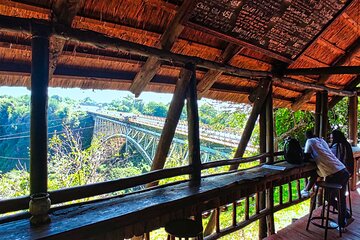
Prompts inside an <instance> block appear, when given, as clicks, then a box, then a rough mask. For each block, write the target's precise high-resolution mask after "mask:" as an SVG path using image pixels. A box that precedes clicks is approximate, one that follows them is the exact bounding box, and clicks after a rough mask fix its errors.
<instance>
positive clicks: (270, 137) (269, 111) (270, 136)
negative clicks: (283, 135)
mask: <svg viewBox="0 0 360 240" xmlns="http://www.w3.org/2000/svg"><path fill="white" fill-rule="evenodd" d="M265 110H266V113H265V114H266V152H267V153H270V154H271V156H270V157H268V159H267V163H273V162H274V156H273V154H274V112H273V111H274V110H273V95H272V83H270V87H269V93H268V94H267V97H266V101H265ZM266 208H267V209H270V214H269V215H268V216H267V217H266V219H267V221H266V222H267V230H268V235H271V234H274V233H275V223H274V212H273V209H274V191H273V188H272V187H271V188H269V189H268V190H267V191H266Z"/></svg>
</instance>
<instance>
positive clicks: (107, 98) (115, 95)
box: [0, 87, 172, 103]
mask: <svg viewBox="0 0 360 240" xmlns="http://www.w3.org/2000/svg"><path fill="white" fill-rule="evenodd" d="M48 94H49V96H52V95H58V96H61V97H69V98H71V99H75V100H82V99H84V98H86V97H90V98H91V99H93V100H94V101H95V102H98V103H109V102H111V101H112V100H115V99H121V98H123V97H125V96H127V95H131V96H133V94H132V93H131V92H129V91H119V90H88V89H86V90H84V89H80V88H49V90H48ZM1 95H10V96H14V97H18V96H22V95H30V90H28V89H27V88H26V87H0V96H1ZM171 98H172V94H168V93H153V92H143V93H142V94H141V95H140V97H139V99H143V101H144V102H145V103H148V102H150V101H155V102H162V103H169V102H170V101H171Z"/></svg>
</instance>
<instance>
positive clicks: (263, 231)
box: [259, 104, 267, 239]
mask: <svg viewBox="0 0 360 240" xmlns="http://www.w3.org/2000/svg"><path fill="white" fill-rule="evenodd" d="M259 128H260V132H259V137H260V139H259V143H260V146H259V147H260V154H264V153H266V106H265V104H264V105H263V106H262V109H261V111H260V114H259ZM265 162H266V158H262V159H260V163H265ZM259 198H260V199H259V208H260V210H264V209H265V208H266V193H265V191H262V192H260V193H259ZM266 236H267V224H266V217H263V218H260V219H259V239H264V238H266Z"/></svg>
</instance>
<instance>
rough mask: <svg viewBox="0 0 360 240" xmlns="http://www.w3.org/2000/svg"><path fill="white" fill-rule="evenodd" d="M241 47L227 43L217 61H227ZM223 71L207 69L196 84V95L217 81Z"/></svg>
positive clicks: (200, 94) (202, 93) (204, 91)
mask: <svg viewBox="0 0 360 240" xmlns="http://www.w3.org/2000/svg"><path fill="white" fill-rule="evenodd" d="M241 49H243V48H242V47H240V46H238V45H236V44H233V43H229V44H228V45H227V46H226V48H225V50H224V51H223V52H222V53H221V56H220V58H219V62H221V63H228V62H229V61H230V60H231V59H232V58H233V57H234V56H236V55H237V54H238V53H239V52H240V51H241ZM222 73H223V72H222V71H217V70H209V71H208V72H207V73H206V74H205V76H204V77H203V78H202V80H201V81H200V82H199V83H198V85H197V90H198V92H199V93H198V97H199V98H201V97H202V96H204V94H205V93H206V92H207V91H208V90H209V89H210V88H211V86H212V85H213V84H214V83H215V82H216V81H217V79H218V78H219V77H220V76H221V74H222Z"/></svg>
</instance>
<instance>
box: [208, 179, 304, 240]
mask: <svg viewBox="0 0 360 240" xmlns="http://www.w3.org/2000/svg"><path fill="white" fill-rule="evenodd" d="M289 180H290V179H289ZM285 181H286V180H285ZM307 181H308V179H307V177H305V178H301V179H296V180H293V181H289V182H287V183H285V184H282V183H283V181H282V182H279V185H277V186H273V187H271V188H269V190H270V191H276V192H277V193H278V195H277V196H278V198H277V199H274V201H273V204H272V205H271V206H272V207H269V206H268V207H267V208H264V209H261V208H260V201H261V192H256V193H255V194H249V195H248V196H246V197H243V198H241V199H239V200H236V201H234V202H232V203H231V205H227V206H221V207H216V208H215V209H213V210H212V211H213V212H214V213H215V231H214V232H213V233H212V234H210V235H208V236H205V239H206V240H212V239H218V238H220V237H222V236H224V235H227V234H230V233H232V232H235V231H238V230H240V229H242V228H244V227H246V226H247V225H249V224H251V223H253V222H255V221H257V220H259V219H261V218H264V217H266V216H268V215H270V214H273V213H275V212H277V211H280V210H282V209H284V208H287V207H290V206H292V205H295V204H298V203H300V202H302V201H305V200H307V199H308V198H303V197H301V194H300V191H301V188H300V187H301V185H302V187H303V186H305V184H306V183H307ZM293 184H296V188H295V189H296V191H294V188H293V187H292V185H293ZM284 188H286V193H287V196H288V197H287V198H286V199H285V198H284V196H285V194H284V193H285V192H284ZM273 193H274V192H273ZM294 195H295V198H294ZM229 206H230V207H231V208H232V209H231V211H232V216H231V217H232V221H231V222H232V224H231V226H227V227H225V228H220V225H221V224H220V214H221V212H222V211H221V209H223V208H224V207H229ZM251 206H252V209H251ZM239 208H242V210H243V215H242V220H239Z"/></svg>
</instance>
